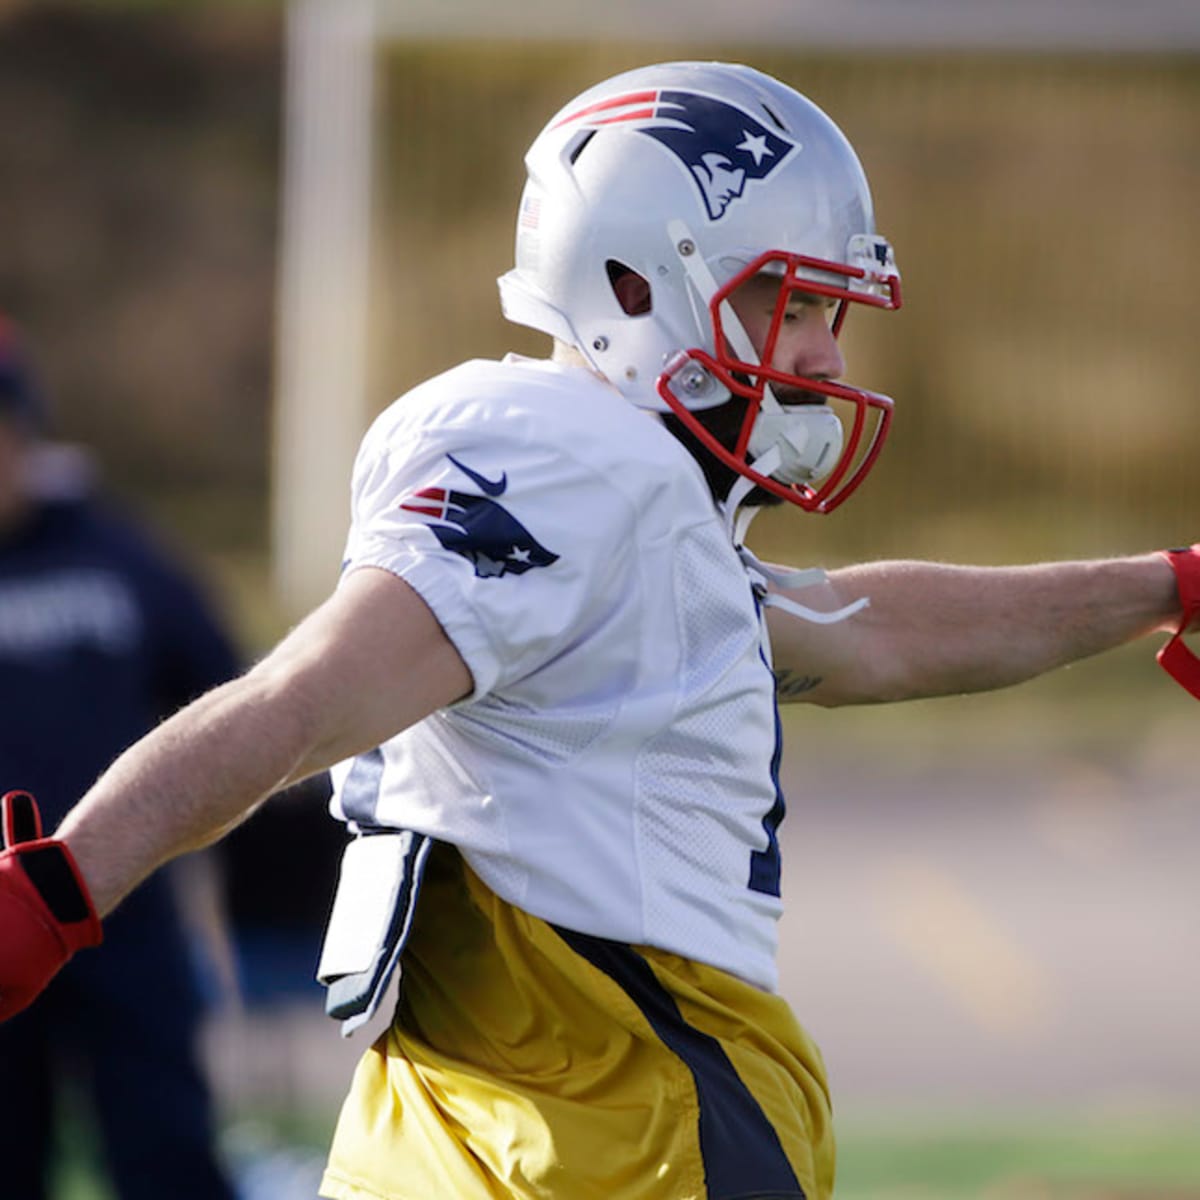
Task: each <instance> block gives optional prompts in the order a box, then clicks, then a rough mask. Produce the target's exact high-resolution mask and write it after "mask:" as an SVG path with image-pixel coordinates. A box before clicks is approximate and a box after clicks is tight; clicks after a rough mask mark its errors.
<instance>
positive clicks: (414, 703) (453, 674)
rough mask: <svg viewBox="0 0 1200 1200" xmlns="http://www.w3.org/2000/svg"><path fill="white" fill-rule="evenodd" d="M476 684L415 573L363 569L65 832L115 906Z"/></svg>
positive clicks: (158, 736)
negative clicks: (274, 797) (262, 806)
mask: <svg viewBox="0 0 1200 1200" xmlns="http://www.w3.org/2000/svg"><path fill="white" fill-rule="evenodd" d="M384 634H386V635H387V636H386V637H385V636H384ZM470 686H471V677H470V674H469V672H468V671H467V668H466V666H465V665H464V664H463V662H462V660H461V658H460V657H459V656H458V653H457V651H456V650H455V649H454V647H453V645H452V644H451V643H450V642H449V640H448V639H447V638H446V636H445V634H444V633H443V632H442V630H441V627H440V626H439V625H438V623H437V621H436V620H435V619H434V617H433V614H432V613H431V612H430V610H429V609H428V608H427V607H426V606H425V604H424V602H423V601H422V600H421V599H420V597H419V596H417V594H416V593H415V592H413V591H412V589H411V588H409V587H408V585H407V584H405V583H403V582H402V581H401V580H399V579H396V578H395V577H393V576H390V575H388V574H387V573H385V572H382V571H375V570H363V571H359V572H355V574H354V575H353V576H352V577H351V578H350V579H349V580H348V581H347V583H346V584H345V585H344V586H343V587H342V588H340V589H339V590H338V592H337V593H336V594H335V596H334V597H333V598H332V599H331V600H330V601H327V602H326V604H325V605H323V606H322V607H321V608H320V609H318V610H317V611H316V612H315V613H313V614H312V615H311V616H310V617H308V618H307V619H306V620H305V621H304V622H303V623H302V624H301V625H300V626H298V627H297V629H296V630H294V631H293V632H292V633H291V634H290V635H289V636H288V637H287V638H286V639H285V640H284V641H283V642H282V643H280V645H279V646H278V647H277V648H276V649H275V650H274V651H273V652H272V653H271V654H270V655H269V656H268V657H267V658H266V659H264V660H263V661H262V662H261V663H259V664H258V665H257V666H256V667H255V668H254V669H253V670H252V671H250V672H249V673H248V674H246V675H244V676H243V677H242V678H241V679H237V680H234V681H232V682H231V683H228V684H225V685H223V686H222V687H219V688H216V689H215V690H214V691H212V692H210V693H208V695H206V696H203V697H201V698H200V699H199V700H197V701H196V702H195V703H194V704H191V705H189V706H188V707H187V708H185V709H184V710H183V711H182V712H180V713H177V714H176V715H175V716H174V717H172V718H171V719H170V720H168V721H166V722H164V723H163V724H162V725H160V726H159V727H158V728H157V729H156V730H155V731H154V732H153V733H151V734H150V735H149V736H148V737H146V738H144V739H143V740H142V741H141V742H139V743H137V745H135V746H134V747H132V748H131V749H130V750H128V751H126V753H125V754H123V755H122V756H121V757H120V758H118V759H117V761H116V762H115V763H114V764H113V765H112V766H111V767H110V768H109V770H108V771H107V772H105V774H104V775H103V776H102V777H101V778H100V780H99V781H98V782H97V783H96V785H95V786H94V787H93V788H92V789H91V790H90V791H89V792H88V794H87V795H86V796H85V797H84V798H83V799H82V800H81V801H80V803H79V804H78V805H77V806H76V807H75V809H74V810H72V812H71V813H69V814H68V816H67V817H66V819H65V820H64V822H63V824H62V826H61V827H60V829H59V831H58V836H59V837H61V838H62V839H63V840H64V841H66V842H67V844H68V845H69V846H70V848H71V850H72V852H73V853H74V855H75V858H76V861H77V862H78V864H79V867H80V869H81V871H82V874H83V877H84V879H85V881H86V883H87V885H88V888H89V890H90V892H91V895H92V899H93V901H94V903H95V905H96V908H97V910H98V911H99V912H100V913H101V915H104V914H106V913H108V912H110V911H111V910H112V909H113V908H114V907H115V906H116V904H117V903H118V902H119V901H120V899H121V898H122V897H123V896H124V895H125V894H126V893H128V892H129V891H130V890H131V889H132V888H133V887H134V886H135V885H136V884H137V883H139V882H140V881H141V880H142V879H144V878H145V877H146V876H147V875H149V874H150V873H151V872H152V871H154V870H155V869H156V868H157V867H159V866H161V865H162V864H163V863H164V862H166V861H168V860H169V859H171V858H174V857H176V856H178V855H180V854H183V853H186V852H187V851H189V850H194V849H198V848H199V847H201V846H204V845H207V844H209V843H210V842H213V841H215V840H217V839H218V838H219V837H220V836H221V835H222V834H223V833H225V832H226V831H227V830H229V829H230V828H232V827H233V826H234V825H236V824H237V823H238V822H239V821H240V820H242V819H243V818H244V817H245V816H246V815H247V814H248V813H249V812H251V811H252V810H253V808H254V807H255V806H256V805H257V804H259V803H261V802H262V801H263V800H264V799H265V798H266V797H267V796H269V795H270V794H271V793H273V792H275V791H277V790H279V789H280V788H282V787H284V786H286V785H287V784H289V783H294V782H296V781H298V780H300V779H303V778H306V777H307V776H309V775H312V774H315V773H316V772H317V771H320V770H324V769H325V768H327V767H329V766H331V765H332V764H333V763H335V762H338V761H339V760H341V759H343V758H348V757H350V756H352V755H354V754H357V753H359V752H361V751H362V750H365V749H368V748H370V747H372V746H375V745H378V744H379V743H380V742H381V741H383V740H385V739H386V738H388V737H390V736H392V735H393V734H394V733H397V732H398V731H399V730H401V729H403V728H405V727H406V726H408V725H410V724H412V723H413V722H415V721H418V720H420V719H421V718H422V717H424V716H425V715H427V714H428V713H430V712H432V711H434V710H435V709H437V708H440V707H442V706H444V705H446V704H449V703H451V702H452V701H454V700H455V699H457V698H458V697H460V696H462V695H463V694H464V693H465V692H467V691H469V690H470Z"/></svg>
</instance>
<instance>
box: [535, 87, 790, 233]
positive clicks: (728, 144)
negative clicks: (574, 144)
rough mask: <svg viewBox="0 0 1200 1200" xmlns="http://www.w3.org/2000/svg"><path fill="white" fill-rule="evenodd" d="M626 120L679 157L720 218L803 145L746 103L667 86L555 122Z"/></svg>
mask: <svg viewBox="0 0 1200 1200" xmlns="http://www.w3.org/2000/svg"><path fill="white" fill-rule="evenodd" d="M626 124H628V125H633V126H635V128H636V130H637V132H638V133H644V134H645V135H646V136H647V137H652V138H654V139H655V141H657V142H659V143H660V144H661V145H663V146H664V147H665V148H666V149H668V150H669V151H671V153H672V154H674V155H675V157H676V158H678V159H679V160H680V162H681V163H683V165H684V166H685V167H686V168H687V170H688V172H689V174H690V175H691V177H692V179H693V181H694V182H695V184H696V187H697V188H698V189H699V191H700V195H701V197H702V199H703V200H704V205H705V209H706V211H707V213H708V217H709V219H710V220H712V221H719V220H720V219H721V218H722V217H723V216H724V215H725V213H726V212H727V211H728V209H729V206H730V205H731V204H733V203H735V202H736V201H737V200H740V199H741V198H742V196H743V195H744V194H745V191H746V186H747V184H750V183H753V182H756V181H761V180H764V179H766V178H767V177H768V176H769V175H770V174H771V172H772V171H774V170H775V169H776V168H777V167H779V166H780V165H781V164H782V163H783V162H784V161H785V160H786V159H787V158H789V157H790V156H791V155H792V154H793V153H795V152H796V151H797V150H799V149H801V146H800V143H799V142H795V141H793V140H792V139H791V138H789V137H785V136H784V135H783V134H782V133H780V132H778V131H777V130H773V129H768V128H767V127H766V126H765V125H764V124H763V123H762V122H761V121H759V120H758V118H757V117H755V116H752V115H751V114H750V113H748V112H747V111H746V110H745V109H742V108H737V107H736V106H734V105H732V104H728V103H726V102H725V101H724V100H718V99H716V98H715V97H713V96H703V95H700V94H699V93H698V92H682V91H673V90H671V89H667V88H654V89H650V90H647V91H640V92H625V93H623V94H622V95H619V96H610V97H608V98H607V99H605V100H599V101H597V102H596V103H594V104H588V105H585V106H584V107H583V108H579V109H576V110H575V111H574V112H571V113H568V114H567V115H566V116H565V117H563V118H562V119H561V120H560V121H558V122H556V123H555V128H559V127H562V126H566V125H580V126H581V127H583V128H586V129H596V128H600V127H603V126H610V125H626Z"/></svg>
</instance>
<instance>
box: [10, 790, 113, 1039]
mask: <svg viewBox="0 0 1200 1200" xmlns="http://www.w3.org/2000/svg"><path fill="white" fill-rule="evenodd" d="M0 818H2V819H3V827H4V850H3V851H2V852H0V1021H4V1020H7V1019H8V1018H9V1017H11V1016H15V1015H16V1014H17V1013H19V1012H20V1011H21V1009H23V1008H25V1007H26V1006H27V1005H28V1004H31V1003H32V1002H33V1000H34V998H35V997H36V996H37V995H38V993H39V992H41V990H42V989H43V988H44V987H45V986H46V985H47V984H48V983H49V982H50V980H51V979H53V978H54V976H55V975H56V974H58V972H59V970H60V969H61V968H62V966H63V964H64V963H66V961H67V959H69V958H70V957H71V955H72V954H74V953H75V951H76V950H82V949H83V948H84V947H85V946H98V945H99V944H100V942H101V941H102V940H103V937H104V935H103V933H102V932H101V929H100V918H99V917H98V916H97V915H96V909H95V907H94V906H93V904H92V899H91V897H90V896H89V895H88V890H87V887H86V885H85V884H84V882H83V876H82V875H81V874H80V873H79V868H78V867H77V866H76V865H75V859H74V858H73V857H72V856H71V852H70V850H68V849H67V847H66V844H65V843H64V842H57V841H54V840H53V839H52V838H43V837H42V818H41V816H40V815H39V813H38V807H37V801H35V800H34V798H33V797H32V796H31V795H30V794H29V793H28V792H9V793H8V794H7V795H6V796H4V798H3V799H0Z"/></svg>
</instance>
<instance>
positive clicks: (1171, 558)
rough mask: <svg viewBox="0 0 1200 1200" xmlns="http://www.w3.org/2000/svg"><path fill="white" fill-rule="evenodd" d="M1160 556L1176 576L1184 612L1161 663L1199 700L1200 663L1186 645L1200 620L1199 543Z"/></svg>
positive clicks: (1160, 658) (1162, 655) (1163, 651)
mask: <svg viewBox="0 0 1200 1200" xmlns="http://www.w3.org/2000/svg"><path fill="white" fill-rule="evenodd" d="M1161 553H1162V556H1163V558H1165V559H1166V560H1167V562H1169V563H1170V564H1171V570H1173V571H1174V572H1175V580H1176V582H1177V583H1178V585H1179V606H1180V608H1181V609H1182V612H1181V614H1180V618H1179V628H1178V629H1177V630H1176V631H1175V636H1174V637H1173V638H1171V640H1170V641H1169V642H1168V643H1167V644H1166V645H1165V646H1164V647H1163V648H1162V649H1161V650H1160V651H1159V652H1158V661H1159V662H1160V663H1161V664H1162V667H1163V670H1165V671H1166V672H1167V674H1169V675H1170V676H1171V678H1172V679H1174V680H1175V682H1176V683H1178V684H1179V685H1180V687H1183V688H1186V689H1187V690H1188V691H1189V692H1191V693H1192V695H1193V696H1195V697H1196V699H1197V700H1200V659H1198V658H1197V657H1196V656H1195V654H1193V653H1192V651H1191V650H1189V649H1188V647H1187V646H1186V645H1184V641H1183V635H1184V633H1185V632H1186V630H1187V628H1188V626H1189V625H1191V623H1192V622H1193V621H1194V620H1195V619H1196V617H1197V616H1200V542H1197V543H1196V544H1195V545H1194V546H1184V547H1182V548H1181V549H1179V550H1163V551H1162V552H1161Z"/></svg>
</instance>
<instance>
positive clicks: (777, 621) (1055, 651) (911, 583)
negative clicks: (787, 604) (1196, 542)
mask: <svg viewBox="0 0 1200 1200" xmlns="http://www.w3.org/2000/svg"><path fill="white" fill-rule="evenodd" d="M814 591H816V589H805V592H803V593H797V598H800V599H802V600H803V601H804V602H805V603H807V604H813V603H814V596H813V593H814ZM824 593H825V594H824V595H823V596H821V595H818V597H817V603H818V606H820V607H828V608H835V607H837V606H838V605H839V604H843V603H846V602H847V601H849V600H852V599H855V598H857V597H859V596H867V597H869V598H870V601H871V603H870V605H869V607H867V608H865V609H863V610H862V611H861V612H859V613H856V614H855V615H854V616H852V617H850V618H849V619H847V620H846V621H843V622H841V623H840V624H838V625H833V626H818V625H809V624H806V623H805V622H803V621H800V620H797V619H796V618H794V617H790V616H788V615H787V614H786V613H781V612H779V613H777V612H772V613H771V616H770V628H771V639H772V647H773V650H774V655H775V664H776V673H777V677H778V678H779V679H780V681H781V682H780V698H781V699H796V700H809V701H812V702H814V703H819V704H824V705H839V704H862V703H876V702H882V701H892V700H905V699H916V698H919V697H928V696H941V695H952V694H957V693H964V692H977V691H987V690H990V689H994V688H1000V687H1006V686H1008V685H1010V684H1014V683H1019V682H1022V681H1023V680H1026V679H1031V678H1033V677H1034V676H1037V675H1040V674H1042V673H1044V672H1046V671H1049V670H1052V669H1053V668H1055V667H1059V666H1062V665H1064V664H1066V663H1070V662H1075V661H1077V660H1079V659H1082V658H1086V657H1089V656H1091V655H1094V654H1098V653H1101V652H1102V651H1105V650H1109V649H1112V648H1113V647H1116V646H1119V645H1122V644H1124V643H1126V642H1129V641H1132V640H1134V639H1135V638H1139V637H1143V636H1145V635H1147V634H1150V633H1153V632H1155V631H1156V630H1166V629H1169V628H1173V625H1174V622H1175V621H1176V620H1177V619H1178V616H1179V599H1178V592H1177V588H1176V584H1175V578H1174V574H1173V572H1172V571H1171V569H1170V567H1169V566H1168V565H1167V563H1166V562H1165V561H1164V560H1163V559H1162V557H1161V556H1159V555H1158V554H1147V555H1140V556H1137V557H1133V558H1122V559H1105V560H1097V561H1090V562H1065V563H1044V564H1038V565H1035V566H1016V567H965V566H950V565H946V564H941V563H924V562H879V563H869V564H866V565H863V566H857V567H849V568H846V569H845V570H839V571H834V572H831V573H830V577H829V585H828V587H827V588H826V589H824ZM795 680H803V681H805V684H804V686H803V687H800V686H798V685H796V684H795V683H794V682H793V681H795Z"/></svg>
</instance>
